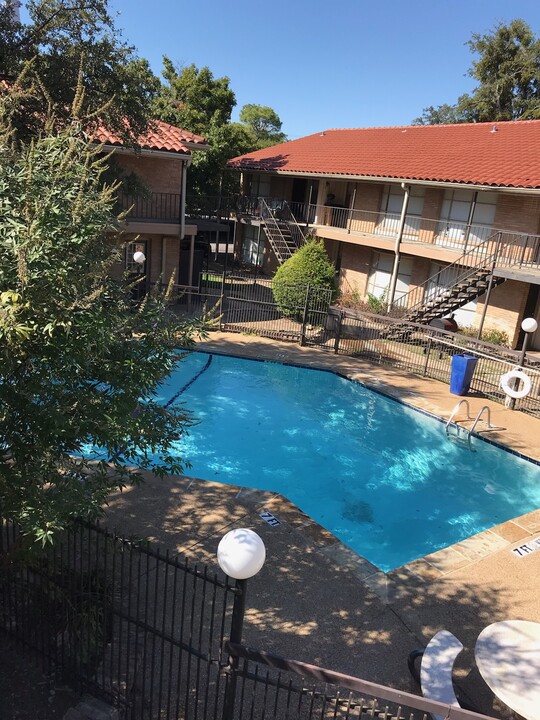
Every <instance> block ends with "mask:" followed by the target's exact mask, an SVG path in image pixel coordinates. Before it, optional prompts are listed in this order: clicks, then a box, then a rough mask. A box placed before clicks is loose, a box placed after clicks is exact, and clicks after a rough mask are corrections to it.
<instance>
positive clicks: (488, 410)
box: [469, 405, 495, 435]
mask: <svg viewBox="0 0 540 720" xmlns="http://www.w3.org/2000/svg"><path fill="white" fill-rule="evenodd" d="M484 410H487V424H488V430H492V429H493V428H494V427H495V426H494V425H492V424H491V410H490V408H489V407H488V406H487V405H483V406H482V408H481V409H480V412H479V413H478V415H477V416H476V417H475V419H474V422H473V424H472V425H471V429H470V430H469V435H471V434H472V433H473V432H474V428H475V427H476V425H477V424H478V422H479V421H480V418H481V417H482V415H483V413H484Z"/></svg>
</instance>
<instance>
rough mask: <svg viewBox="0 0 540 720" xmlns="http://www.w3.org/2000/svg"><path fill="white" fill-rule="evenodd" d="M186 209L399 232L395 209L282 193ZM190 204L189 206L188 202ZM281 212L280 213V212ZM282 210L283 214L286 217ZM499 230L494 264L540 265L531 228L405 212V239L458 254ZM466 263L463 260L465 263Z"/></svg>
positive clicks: (194, 201) (377, 233) (382, 234)
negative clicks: (512, 228) (380, 209)
mask: <svg viewBox="0 0 540 720" xmlns="http://www.w3.org/2000/svg"><path fill="white" fill-rule="evenodd" d="M187 204H188V214H192V215H194V216H196V215H205V216H206V215H209V214H211V215H213V216H215V215H216V213H217V212H218V211H219V214H220V216H221V217H230V216H236V217H241V216H248V217H251V218H259V219H261V220H264V213H265V210H264V207H267V208H270V210H271V212H272V216H273V217H274V218H276V219H278V220H279V219H284V220H290V219H291V215H292V217H293V218H294V220H296V222H297V223H298V224H299V225H301V226H302V228H303V230H307V231H309V228H310V227H313V228H321V227H329V228H332V229H338V230H343V231H344V232H346V233H347V234H350V235H364V236H366V235H367V236H369V237H377V238H387V239H389V240H394V239H395V238H396V235H397V233H398V232H399V222H400V214H399V213H388V212H374V211H370V210H355V209H351V208H344V207H338V206H328V205H316V204H313V203H309V204H308V203H299V202H292V201H286V200H283V199H282V198H264V204H263V202H262V199H261V198H258V197H253V196H242V195H236V196H228V197H225V196H223V197H217V196H216V197H214V198H189V197H188V203H187ZM190 207H192V208H193V209H192V212H189V208H190ZM282 215H283V218H282V217H281V216H282ZM285 215H286V217H285ZM495 236H497V237H498V238H499V243H498V247H497V258H496V265H497V266H498V267H510V266H512V267H521V268H532V269H540V236H538V235H533V234H530V233H518V232H513V231H507V230H505V229H504V228H494V227H491V226H488V225H479V224H476V223H471V224H469V223H466V222H458V221H454V220H452V221H446V220H441V219H438V220H436V219H432V218H424V217H419V216H418V215H406V217H405V224H404V228H403V238H402V240H403V242H405V243H419V244H429V245H435V246H438V247H441V248H443V249H448V250H452V251H454V252H455V256H456V259H457V258H459V257H460V256H461V255H467V254H468V253H469V251H471V250H474V249H475V248H477V247H480V246H483V247H482V249H481V250H480V251H479V252H480V254H482V253H486V255H487V254H490V252H492V250H490V252H488V246H489V247H490V248H491V245H490V243H489V242H488V241H489V240H490V238H493V237H495ZM464 264H466V263H464Z"/></svg>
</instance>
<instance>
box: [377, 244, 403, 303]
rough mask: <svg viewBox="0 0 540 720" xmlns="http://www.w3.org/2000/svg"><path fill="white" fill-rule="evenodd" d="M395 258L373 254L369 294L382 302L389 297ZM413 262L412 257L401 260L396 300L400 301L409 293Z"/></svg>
mask: <svg viewBox="0 0 540 720" xmlns="http://www.w3.org/2000/svg"><path fill="white" fill-rule="evenodd" d="M394 257H395V256H394V255H392V254H391V253H379V252H374V253H373V260H372V262H371V270H370V273H369V280H368V293H369V294H370V295H374V296H375V297H377V298H379V299H380V300H386V299H387V297H388V291H389V288H390V280H391V278H392V268H393V267H394ZM412 262H413V259H412V258H411V257H402V258H401V260H400V263H399V273H398V278H397V284H396V294H395V297H394V300H399V298H401V297H403V295H406V293H408V292H409V283H410V281H411V272H412Z"/></svg>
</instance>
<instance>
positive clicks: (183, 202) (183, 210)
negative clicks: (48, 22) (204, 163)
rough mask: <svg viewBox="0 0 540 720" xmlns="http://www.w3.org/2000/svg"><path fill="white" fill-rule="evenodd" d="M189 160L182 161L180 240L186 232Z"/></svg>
mask: <svg viewBox="0 0 540 720" xmlns="http://www.w3.org/2000/svg"><path fill="white" fill-rule="evenodd" d="M188 162H189V161H188V160H185V161H182V186H181V188H180V240H182V239H183V237H184V235H185V233H186V177H187V167H188Z"/></svg>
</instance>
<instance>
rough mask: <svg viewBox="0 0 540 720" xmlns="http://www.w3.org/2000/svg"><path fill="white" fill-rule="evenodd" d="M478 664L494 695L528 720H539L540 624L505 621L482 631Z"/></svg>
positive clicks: (479, 639) (478, 642)
mask: <svg viewBox="0 0 540 720" xmlns="http://www.w3.org/2000/svg"><path fill="white" fill-rule="evenodd" d="M474 654H475V657H476V664H477V665H478V669H479V670H480V673H481V674H482V677H483V678H484V680H485V681H486V683H487V684H488V685H489V687H490V688H491V690H492V691H493V692H494V694H495V695H496V696H497V697H498V698H500V699H501V700H502V701H503V702H504V703H505V704H506V705H508V707H509V708H512V710H515V711H516V712H517V713H519V714H520V715H522V716H523V717H524V718H526V719H527V720H540V623H535V622H529V621H527V620H505V621H504V622H497V623H493V625H488V627H487V628H485V629H484V630H482V632H481V633H480V635H479V636H478V640H477V641H476V647H475V650H474Z"/></svg>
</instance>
